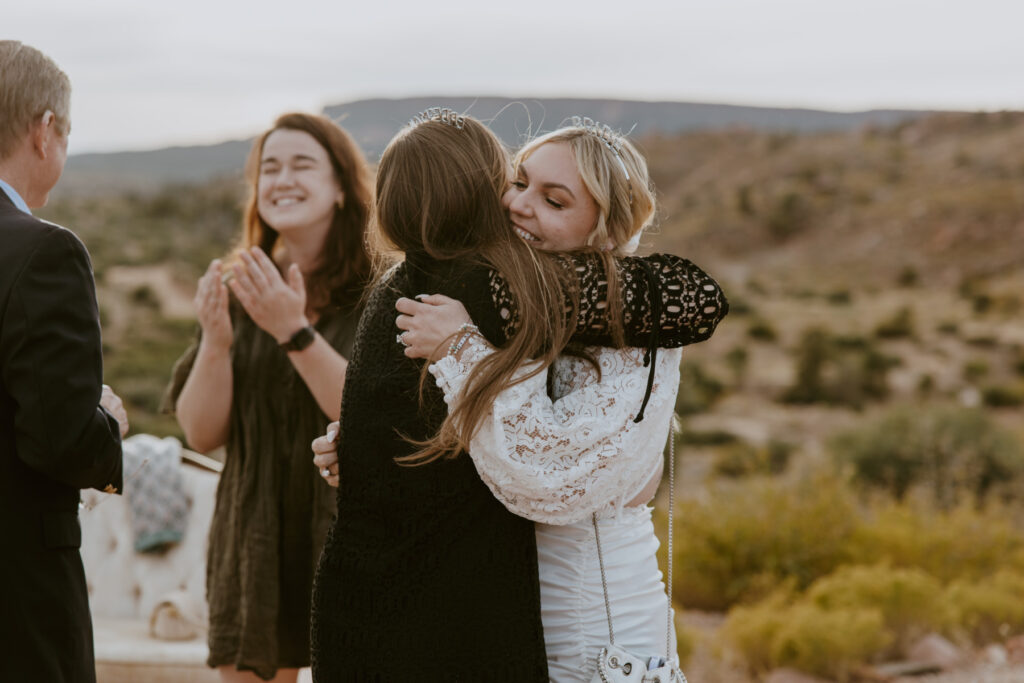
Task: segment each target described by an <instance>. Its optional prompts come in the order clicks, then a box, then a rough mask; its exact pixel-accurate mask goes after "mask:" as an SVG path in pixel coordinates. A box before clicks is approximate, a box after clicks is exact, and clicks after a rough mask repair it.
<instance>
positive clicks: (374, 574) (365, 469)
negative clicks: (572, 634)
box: [312, 110, 725, 683]
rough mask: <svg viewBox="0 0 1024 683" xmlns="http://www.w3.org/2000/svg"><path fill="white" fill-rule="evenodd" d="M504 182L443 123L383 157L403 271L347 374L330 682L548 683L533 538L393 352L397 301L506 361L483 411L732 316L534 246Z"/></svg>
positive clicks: (646, 280) (501, 165)
mask: <svg viewBox="0 0 1024 683" xmlns="http://www.w3.org/2000/svg"><path fill="white" fill-rule="evenodd" d="M509 170H510V163H509V159H508V156H507V153H506V151H505V149H504V148H503V147H502V145H501V143H500V142H499V141H498V140H497V138H495V137H494V135H493V134H492V133H491V132H490V131H489V130H487V128H486V127H485V126H483V125H482V124H481V123H480V122H478V121H476V120H474V119H472V118H471V117H468V116H459V115H457V114H455V113H454V112H451V111H449V110H428V111H427V112H425V113H424V114H422V115H420V116H419V117H417V119H415V120H414V121H413V122H412V123H411V124H410V125H409V126H407V127H405V128H404V129H403V130H402V131H400V132H399V133H398V135H397V136H396V137H395V138H394V139H393V140H392V141H391V143H390V144H389V145H388V147H387V149H386V150H385V152H384V155H383V156H382V158H381V161H380V165H379V167H378V173H377V199H376V208H377V221H376V225H377V228H378V230H379V232H380V234H381V236H382V237H383V238H384V239H385V240H386V242H387V243H388V244H389V245H390V246H391V247H393V248H395V249H397V250H400V251H402V252H404V253H405V261H404V262H403V263H401V264H399V265H398V266H395V267H394V268H392V269H391V270H389V271H388V272H387V273H386V275H385V277H384V278H383V279H382V280H381V281H380V282H379V283H378V284H377V285H376V286H375V287H374V289H373V292H372V293H371V295H370V296H369V299H368V303H367V308H366V312H365V314H364V316H363V318H362V320H361V321H360V326H359V332H358V336H357V339H356V345H355V349H354V351H353V355H352V359H351V360H352V362H351V365H350V367H349V371H348V374H347V377H346V386H345V391H344V397H343V406H342V419H341V425H340V437H341V438H340V442H339V450H340V452H341V457H340V462H339V466H340V488H339V495H338V514H337V516H336V518H335V523H334V526H333V527H332V529H331V531H330V533H329V534H328V539H327V542H326V544H325V546H324V552H323V555H322V557H321V560H320V565H319V567H318V570H317V578H316V583H315V587H314V595H313V628H312V646H313V657H312V659H313V674H314V678H315V679H316V680H318V681H339V680H379V681H451V680H464V681H516V682H517V683H522V682H524V681H547V680H548V672H547V663H546V659H545V653H544V636H543V631H542V625H541V619H540V595H539V586H538V579H537V556H536V545H535V538H534V533H533V525H532V523H531V522H529V521H528V520H526V519H523V518H521V517H517V516H515V515H514V514H512V513H511V512H509V511H508V510H506V509H505V507H504V506H503V505H502V504H501V503H500V502H499V501H498V500H497V499H496V498H495V497H494V496H493V495H492V494H491V492H490V490H489V489H488V488H487V486H486V485H485V484H484V483H483V482H482V481H481V479H480V477H479V476H478V475H477V473H476V470H475V469H474V466H473V463H472V461H471V460H470V459H469V458H468V457H456V456H458V455H459V453H460V452H461V446H460V443H461V442H460V441H459V440H458V430H456V429H455V428H454V425H452V424H451V421H450V418H448V417H447V407H446V406H445V404H444V400H443V396H442V394H441V392H440V391H439V390H438V389H437V388H436V387H433V386H430V385H423V384H421V381H420V380H421V377H422V374H423V373H422V370H423V364H422V363H421V362H419V361H414V360H412V359H410V358H407V357H406V356H405V355H404V354H403V348H402V346H400V345H399V344H396V343H395V341H396V336H397V335H398V332H399V330H398V328H397V327H396V326H395V314H394V306H395V302H396V301H397V299H399V298H400V297H407V298H411V297H414V296H416V295H418V294H423V293H426V292H438V293H441V294H444V295H446V296H449V297H451V298H454V299H459V300H460V301H462V302H463V303H464V304H465V306H466V308H467V310H468V311H469V313H470V315H471V316H472V318H473V320H474V321H476V323H477V325H478V326H479V330H480V333H481V334H482V335H483V336H484V337H486V338H487V339H488V340H489V341H491V342H492V343H493V344H494V345H496V346H500V347H502V348H503V352H502V353H501V354H492V355H491V356H489V357H488V358H487V359H485V360H483V361H482V362H481V363H480V365H479V366H478V369H479V371H480V374H479V377H481V378H482V379H481V380H480V382H479V384H477V385H476V387H477V388H478V389H479V391H478V392H477V393H476V394H475V395H474V399H475V400H481V401H493V398H494V396H496V395H497V394H498V393H500V391H501V390H502V389H503V388H504V387H505V386H507V385H508V384H509V383H510V382H511V381H512V378H513V375H514V374H515V373H516V372H517V371H518V370H519V368H520V366H521V365H523V363H525V362H526V360H527V359H528V358H536V359H540V363H539V366H540V368H539V369H538V372H540V371H542V370H543V369H544V368H545V367H547V366H548V365H550V363H551V362H552V361H553V360H554V358H556V357H557V355H558V354H559V352H560V351H561V349H562V348H563V347H564V346H565V345H566V343H568V342H569V340H570V339H571V340H574V341H577V342H580V343H590V344H597V345H612V344H614V343H615V342H618V343H620V344H621V343H626V344H631V345H634V346H646V345H647V344H648V343H649V342H651V343H656V344H658V345H661V346H666V347H671V346H681V345H683V344H686V343H691V342H694V341H699V340H701V339H704V338H706V337H707V336H710V334H711V333H712V331H713V330H714V327H715V325H716V324H717V322H718V320H719V319H720V318H721V316H722V315H724V312H725V311H724V308H723V306H721V305H717V304H722V303H723V300H722V298H721V291H720V289H719V288H718V286H717V284H715V283H714V281H713V280H711V278H709V277H708V276H707V275H706V274H704V273H703V271H701V270H700V269H699V268H697V267H696V266H694V265H693V264H692V263H690V262H688V261H686V260H684V259H680V258H677V257H673V256H668V255H654V256H651V257H647V258H646V259H636V258H623V259H621V260H618V261H616V262H615V263H614V264H613V267H614V269H615V272H616V274H617V277H616V278H615V279H614V280H613V279H612V278H611V277H610V276H609V269H608V267H606V264H605V261H604V260H603V259H602V258H600V257H599V256H596V255H593V254H576V255H571V256H564V257H560V256H556V255H546V254H542V253H540V252H536V251H534V250H533V249H531V248H530V247H529V246H527V245H526V244H525V243H524V242H523V240H521V239H520V238H519V237H517V236H516V235H515V234H514V233H513V232H512V230H510V226H509V222H508V217H507V215H506V214H505V212H504V210H503V208H502V206H501V196H502V194H503V193H504V191H505V189H506V187H507V184H508V181H509V178H508V174H509ZM610 283H617V284H614V285H613V286H610ZM712 300H713V301H715V303H716V307H715V308H714V310H713V311H710V312H709V311H708V310H707V309H708V306H706V305H704V304H705V303H706V302H708V301H712ZM483 413H486V410H484V411H483V412H482V413H481V414H483ZM443 426H444V428H442V427H443ZM409 456H413V457H414V459H416V457H417V456H422V457H423V458H425V459H430V460H432V461H431V462H429V463H428V464H426V465H422V466H409V465H408V462H409V459H408V458H409Z"/></svg>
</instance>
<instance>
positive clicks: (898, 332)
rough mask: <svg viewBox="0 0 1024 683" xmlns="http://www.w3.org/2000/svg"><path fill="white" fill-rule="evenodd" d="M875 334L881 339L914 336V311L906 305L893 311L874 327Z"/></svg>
mask: <svg viewBox="0 0 1024 683" xmlns="http://www.w3.org/2000/svg"><path fill="white" fill-rule="evenodd" d="M875 336H876V337H879V338H881V339H900V338H905V337H913V336H914V312H913V311H912V310H911V309H910V308H909V307H907V306H904V307H902V308H900V309H899V310H898V311H896V312H895V313H893V315H892V317H890V318H886V319H885V320H883V321H882V322H880V323H879V324H878V326H877V327H876V328H875Z"/></svg>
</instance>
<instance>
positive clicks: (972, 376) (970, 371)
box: [963, 358, 989, 382]
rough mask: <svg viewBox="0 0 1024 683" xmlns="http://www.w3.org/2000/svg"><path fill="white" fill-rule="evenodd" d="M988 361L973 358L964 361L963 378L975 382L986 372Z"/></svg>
mask: <svg viewBox="0 0 1024 683" xmlns="http://www.w3.org/2000/svg"><path fill="white" fill-rule="evenodd" d="M988 369H989V368H988V361H985V360H982V359H980V358H975V359H972V360H969V361H967V362H966V363H964V370H963V374H964V379H965V380H967V381H968V382H977V381H978V380H979V379H981V378H982V377H984V376H985V375H987V374H988Z"/></svg>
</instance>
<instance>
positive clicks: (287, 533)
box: [165, 305, 358, 680]
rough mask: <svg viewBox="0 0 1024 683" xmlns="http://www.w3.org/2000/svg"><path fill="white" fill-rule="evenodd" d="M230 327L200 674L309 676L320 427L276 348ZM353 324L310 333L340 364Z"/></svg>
mask: <svg viewBox="0 0 1024 683" xmlns="http://www.w3.org/2000/svg"><path fill="white" fill-rule="evenodd" d="M231 317H232V323H233V325H234V335H235V339H234V343H233V345H232V348H231V365H232V373H233V377H234V394H233V397H234V398H233V401H232V405H231V418H230V420H231V425H230V431H229V433H228V440H227V444H226V451H227V452H226V456H225V461H224V471H223V472H222V473H221V477H220V483H219V484H218V486H217V501H216V508H215V510H214V515H213V521H212V523H211V526H210V536H209V546H208V551H207V565H206V595H207V600H208V601H209V605H210V631H209V646H210V657H209V660H208V661H207V663H208V664H209V665H210V666H224V665H229V666H235V667H237V668H238V669H240V670H249V671H253V672H254V673H256V674H257V675H258V676H260V677H261V678H263V679H265V680H268V679H270V678H272V677H273V676H274V674H275V672H276V670H277V669H279V668H293V667H303V666H308V665H309V622H310V616H309V608H310V595H311V591H312V584H313V574H314V571H315V569H316V565H317V561H318V559H319V557H320V550H321V548H322V546H323V543H324V537H325V536H326V534H327V530H328V528H329V527H330V525H331V519H332V517H333V515H334V512H335V508H336V503H335V501H336V492H335V490H334V489H333V488H331V487H330V486H328V485H327V484H326V482H324V481H323V479H322V478H321V477H320V474H319V473H318V472H317V470H316V468H315V467H314V465H313V454H312V451H311V450H310V442H311V441H312V440H313V439H315V438H316V437H317V436H320V435H321V434H323V433H324V432H325V431H326V427H327V423H328V419H327V417H326V416H325V415H324V413H323V412H322V411H321V410H320V407H319V406H318V405H317V403H316V400H315V399H314V398H313V395H312V394H311V393H310V391H309V389H308V388H307V387H306V384H305V383H304V382H303V380H302V378H301V377H300V376H299V374H298V372H296V370H295V368H294V366H292V364H291V362H290V361H289V360H288V356H287V354H286V353H285V352H284V351H283V350H281V349H280V348H279V347H278V345H277V342H276V341H275V339H274V338H273V337H272V336H270V335H269V334H267V333H266V332H264V331H263V330H261V329H260V328H259V327H258V326H257V325H256V324H255V323H254V322H253V321H252V320H251V319H250V318H249V316H248V315H247V314H246V313H245V312H244V311H243V310H242V309H241V307H240V306H237V305H235V306H233V307H232V313H231ZM357 322H358V311H357V310H353V309H347V310H340V309H339V310H334V311H331V312H328V313H326V314H324V315H323V316H322V317H321V319H320V320H319V321H318V322H317V324H316V325H315V327H316V329H317V332H319V334H320V335H321V336H322V337H323V338H324V339H326V340H327V342H328V343H330V345H331V346H332V347H334V349H336V350H337V351H339V352H340V353H341V354H342V355H343V356H345V357H346V358H348V357H349V355H350V354H351V351H352V344H353V341H354V339H355V328H356V323H357ZM197 349H198V340H197V341H196V343H195V344H193V345H192V347H191V348H189V349H188V350H187V351H186V352H185V354H184V355H183V356H182V357H181V358H180V359H179V360H178V362H177V363H176V364H175V366H174V371H173V377H172V379H171V383H170V386H169V387H168V391H167V395H166V397H165V405H168V406H171V407H173V406H174V405H175V403H176V402H177V398H178V395H179V394H180V392H181V388H182V386H183V385H184V384H185V380H186V379H187V378H188V374H189V372H190V371H191V369H192V364H193V362H194V360H195V354H196V351H197ZM338 381H339V382H340V381H341V378H340V377H339V378H338Z"/></svg>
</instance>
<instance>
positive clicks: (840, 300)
mask: <svg viewBox="0 0 1024 683" xmlns="http://www.w3.org/2000/svg"><path fill="white" fill-rule="evenodd" d="M825 301H827V302H829V303H830V304H832V305H833V306H848V305H849V304H850V303H851V302H852V301H853V295H852V294H851V293H850V290H848V289H837V290H835V291H832V292H829V293H828V294H826V295H825Z"/></svg>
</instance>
